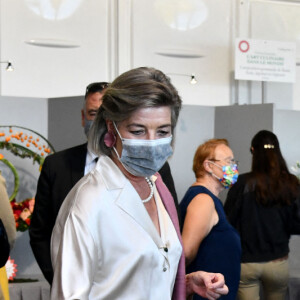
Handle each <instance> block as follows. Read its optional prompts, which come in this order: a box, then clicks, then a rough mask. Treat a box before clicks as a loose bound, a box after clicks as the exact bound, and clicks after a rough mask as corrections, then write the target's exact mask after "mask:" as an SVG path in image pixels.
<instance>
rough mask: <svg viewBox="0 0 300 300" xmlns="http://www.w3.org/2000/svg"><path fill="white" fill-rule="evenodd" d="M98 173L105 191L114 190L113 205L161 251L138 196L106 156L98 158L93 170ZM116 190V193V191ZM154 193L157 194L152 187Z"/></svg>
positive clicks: (157, 236)
mask: <svg viewBox="0 0 300 300" xmlns="http://www.w3.org/2000/svg"><path fill="white" fill-rule="evenodd" d="M95 170H97V171H98V172H100V174H101V177H102V180H103V182H104V184H105V186H106V188H107V190H111V191H112V192H113V190H116V195H115V204H116V205H117V206H118V207H119V208H120V209H122V210H123V211H125V212H126V213H127V214H128V215H129V216H131V217H132V218H133V219H134V220H135V221H136V222H137V223H138V225H139V226H141V227H142V228H143V229H144V230H145V231H146V232H147V233H148V234H149V235H150V236H151V238H152V240H153V241H154V243H155V244H156V245H157V247H158V248H159V249H160V250H162V251H161V253H162V254H163V255H164V256H166V253H165V252H164V251H163V248H164V243H163V241H162V239H161V237H160V236H159V234H158V232H157V230H156V228H155V226H154V224H153V222H152V220H151V218H150V216H149V214H148V212H147V210H146V208H145V206H144V204H143V203H142V201H141V198H140V196H139V195H138V193H137V192H136V190H135V189H134V187H133V186H132V184H131V183H130V181H129V180H128V179H127V178H126V177H125V175H124V174H123V173H122V172H121V170H120V169H119V168H118V167H117V166H116V164H115V163H114V162H113V161H112V160H111V159H110V158H109V157H108V156H100V157H99V160H98V163H97V166H96V168H95ZM117 190H118V191H117ZM154 191H155V193H157V190H156V187H155V185H154Z"/></svg>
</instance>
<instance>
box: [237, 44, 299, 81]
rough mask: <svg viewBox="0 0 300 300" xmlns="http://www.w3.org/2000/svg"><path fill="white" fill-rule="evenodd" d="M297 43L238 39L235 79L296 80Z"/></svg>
mask: <svg viewBox="0 0 300 300" xmlns="http://www.w3.org/2000/svg"><path fill="white" fill-rule="evenodd" d="M295 69H296V43H292V42H281V41H280V42H279V41H268V40H253V39H236V42H235V79H240V80H255V81H276V82H295V80H296V72H295V71H296V70H295Z"/></svg>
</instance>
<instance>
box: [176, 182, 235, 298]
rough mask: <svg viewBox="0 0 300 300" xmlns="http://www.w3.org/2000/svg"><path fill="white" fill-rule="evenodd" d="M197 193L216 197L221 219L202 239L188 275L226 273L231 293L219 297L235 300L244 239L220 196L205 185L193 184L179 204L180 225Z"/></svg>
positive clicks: (226, 280)
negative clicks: (233, 224) (227, 215)
mask: <svg viewBox="0 0 300 300" xmlns="http://www.w3.org/2000/svg"><path fill="white" fill-rule="evenodd" d="M198 194H207V195H209V196H210V197H211V198H212V199H213V201H214V204H215V208H216V211H217V213H218V216H219V222H218V223H217V224H216V225H215V226H213V227H212V229H211V231H210V232H209V234H208V235H207V236H206V237H205V238H204V239H203V241H202V242H201V244H200V247H199V250H198V253H197V255H196V257H195V259H194V261H193V262H192V263H191V264H190V265H189V266H187V270H186V271H187V274H188V273H192V272H196V271H206V272H213V273H221V274H223V275H224V277H225V283H226V285H227V286H228V288H229V293H228V294H227V295H226V296H222V297H221V298H220V299H224V300H225V299H226V300H235V299H236V295H237V290H238V287H239V280H240V272H241V267H240V262H241V242H240V236H239V234H238V232H237V231H236V230H235V229H234V228H233V227H232V226H231V225H230V224H229V222H228V221H227V219H226V215H225V212H224V209H223V204H222V202H221V201H220V199H219V198H217V197H216V196H215V195H214V194H213V193H211V192H210V191H209V190H208V189H207V188H205V187H204V186H192V187H190V188H189V189H188V191H187V192H186V194H185V196H184V198H183V200H182V201H181V203H180V216H181V224H182V226H183V223H184V219H185V216H186V211H187V207H188V205H189V204H190V202H191V201H192V200H193V198H194V197H196V196H197V195H198ZM196 299H197V300H198V299H205V298H202V297H201V296H198V295H194V298H193V300H196Z"/></svg>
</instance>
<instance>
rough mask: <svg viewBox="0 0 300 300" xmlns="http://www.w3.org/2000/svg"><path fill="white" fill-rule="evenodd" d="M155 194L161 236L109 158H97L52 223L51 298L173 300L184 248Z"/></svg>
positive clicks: (128, 184) (134, 191)
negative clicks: (52, 275)
mask: <svg viewBox="0 0 300 300" xmlns="http://www.w3.org/2000/svg"><path fill="white" fill-rule="evenodd" d="M154 194H155V200H156V203H157V208H158V216H159V222H160V229H161V236H160V235H159V234H158V232H157V230H156V228H155V226H154V224H153V222H152V220H151V218H150V216H149V214H148V212H147V210H146V209H145V206H144V205H143V203H142V202H141V199H140V197H139V195H138V194H137V192H136V190H135V189H134V187H133V186H132V185H131V183H130V182H129V181H128V179H127V178H126V177H125V176H124V175H123V173H122V172H121V171H120V169H119V168H118V167H117V166H116V165H115V164H114V163H113V162H112V161H111V159H110V158H109V157H107V156H101V157H99V160H98V162H97V165H96V168H95V169H94V170H92V171H91V172H90V173H89V174H88V175H86V176H84V177H83V178H82V179H81V180H80V181H79V182H78V183H77V184H76V185H75V187H74V188H73V189H72V190H71V192H70V193H69V194H68V196H67V198H66V199H65V201H64V202H63V205H62V207H61V209H60V212H59V215H58V217H57V219H56V224H55V227H54V230H53V234H52V240H51V258H52V264H53V269H54V279H53V283H52V289H51V299H52V300H60V299H64V300H65V299H66V300H67V299H81V300H85V299H86V300H87V299H89V300H100V299H101V300H105V299H106V300H114V299H122V300H127V299H128V300H158V299H163V300H168V299H171V296H172V290H173V286H174V281H175V276H176V273H177V267H178V262H179V259H180V255H181V253H182V247H181V245H180V242H179V240H178V237H177V234H176V232H175V229H174V227H173V224H172V221H171V220H170V218H169V216H168V214H167V212H166V211H165V209H164V206H163V204H162V202H161V199H160V197H159V194H158V192H157V191H156V189H155V191H154ZM166 246H167V247H168V252H166V251H165V250H164V249H165V248H166Z"/></svg>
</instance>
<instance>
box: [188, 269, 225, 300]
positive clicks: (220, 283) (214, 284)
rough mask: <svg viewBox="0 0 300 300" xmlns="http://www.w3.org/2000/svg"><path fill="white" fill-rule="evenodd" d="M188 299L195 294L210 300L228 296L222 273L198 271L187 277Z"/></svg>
mask: <svg viewBox="0 0 300 300" xmlns="http://www.w3.org/2000/svg"><path fill="white" fill-rule="evenodd" d="M185 278H186V294H187V297H189V296H192V295H193V294H194V293H196V294H198V295H200V296H201V297H204V298H207V299H209V300H215V299H218V298H220V297H221V296H222V295H226V294H228V291H229V290H228V287H227V285H226V284H225V280H224V276H223V275H222V274H220V273H207V272H203V271H198V272H194V273H190V274H188V275H186V277H185Z"/></svg>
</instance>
